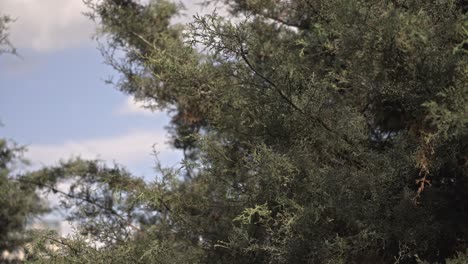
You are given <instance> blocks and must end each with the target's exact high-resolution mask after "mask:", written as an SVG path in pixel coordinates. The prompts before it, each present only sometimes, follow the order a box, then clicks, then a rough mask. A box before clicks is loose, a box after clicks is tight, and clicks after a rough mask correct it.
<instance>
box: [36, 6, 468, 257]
mask: <svg viewBox="0 0 468 264" xmlns="http://www.w3.org/2000/svg"><path fill="white" fill-rule="evenodd" d="M224 3H225V5H226V6H227V7H228V9H229V10H230V12H231V14H232V15H235V16H237V19H235V20H230V19H228V18H223V17H221V16H219V15H217V14H216V13H213V14H211V15H208V16H197V17H196V19H195V21H194V22H193V23H191V24H190V25H187V26H182V25H171V23H170V21H171V18H173V17H174V16H176V15H177V14H178V10H179V7H178V6H177V5H174V4H171V3H169V2H167V1H163V0H161V1H150V3H149V4H146V5H144V4H139V3H138V2H136V1H130V0H128V1H120V0H119V1H117V0H105V1H102V2H97V3H95V2H88V5H89V6H90V7H91V10H92V11H91V13H90V14H89V15H90V16H91V17H92V18H94V19H95V20H96V21H97V22H98V23H99V24H100V26H101V27H100V34H101V35H100V36H101V38H102V39H105V40H107V46H106V47H107V49H103V54H104V58H105V59H106V61H107V62H108V63H109V64H110V65H111V66H113V67H114V68H115V69H117V70H118V71H119V72H120V73H121V79H120V81H119V82H118V83H116V86H117V88H118V89H120V90H121V91H123V92H125V93H128V94H131V95H133V96H135V98H137V99H139V100H141V101H144V102H146V103H147V104H148V107H157V108H162V109H167V110H170V111H173V113H174V115H173V122H172V125H173V126H172V130H173V131H174V139H175V140H174V144H175V146H178V147H180V148H182V149H184V150H186V151H187V153H188V155H187V157H186V160H185V161H184V165H185V167H184V168H185V170H186V172H185V173H182V175H181V172H180V171H178V170H176V169H164V168H159V170H158V171H157V172H158V174H159V180H158V181H156V182H153V183H144V182H139V183H138V184H135V185H132V184H127V182H132V181H133V180H134V179H133V178H132V177H131V176H128V175H127V176H125V177H124V179H125V181H120V180H119V179H122V178H121V177H115V175H120V174H121V173H120V172H119V171H118V170H115V171H108V169H105V168H103V169H98V170H96V169H94V171H92V172H88V170H89V169H90V168H93V167H92V166H91V167H80V168H81V169H82V170H79V173H77V171H76V170H63V169H62V168H56V169H52V171H50V170H47V169H45V170H43V171H40V172H37V173H36V174H31V175H28V176H27V177H29V178H28V179H29V180H31V181H34V180H41V181H42V183H43V184H44V182H47V181H50V182H52V183H53V182H56V181H57V180H59V179H62V178H67V177H68V176H70V177H71V176H73V177H75V176H76V175H88V176H87V177H91V178H92V179H94V182H91V183H90V182H86V181H82V182H80V186H94V185H93V184H95V183H98V185H99V186H100V188H101V189H102V190H106V192H102V193H100V192H97V193H96V195H98V196H99V195H101V194H102V195H101V196H100V197H101V198H99V197H96V199H95V201H97V202H98V203H101V202H105V201H104V200H103V199H104V198H103V197H105V195H104V194H105V193H107V192H109V191H110V192H112V193H116V192H117V193H119V192H121V191H125V192H126V194H125V195H123V196H121V197H124V198H125V197H129V198H130V201H132V203H131V204H132V205H133V207H128V208H127V209H129V211H128V212H133V211H135V210H137V209H136V208H138V209H139V210H140V212H143V213H142V214H141V215H143V216H146V218H145V217H133V216H131V213H128V214H127V216H126V217H128V218H125V219H127V220H128V219H131V221H130V222H128V221H127V222H121V221H120V220H122V217H117V218H118V219H117V220H116V221H114V220H113V219H114V218H115V216H111V215H106V214H105V210H107V209H104V208H102V204H100V206H96V205H94V207H92V208H94V209H97V211H96V214H95V215H99V217H101V216H102V217H103V219H107V220H104V221H102V223H103V224H104V225H107V226H111V227H112V225H113V224H114V223H120V225H121V226H123V229H124V230H127V228H128V227H129V226H130V225H129V223H131V225H132V226H135V227H137V228H136V229H137V230H133V231H131V232H129V233H128V236H126V237H123V239H121V240H119V241H116V240H111V241H110V243H107V244H106V245H107V246H106V247H103V248H102V249H100V250H95V249H91V248H89V247H86V246H83V244H79V240H72V241H68V240H67V241H68V242H66V243H72V244H73V243H74V244H73V245H79V246H75V247H73V246H69V247H63V250H64V251H65V253H64V254H62V255H60V259H61V260H63V261H64V262H67V260H70V259H72V260H76V261H81V262H90V261H94V262H96V261H97V262H99V263H101V262H106V261H110V260H111V262H113V263H129V262H135V263H138V262H140V263H148V262H160V263H395V262H397V263H421V262H423V261H426V262H428V263H436V262H437V263H444V262H446V261H447V263H458V262H460V261H461V262H463V261H466V255H464V253H463V252H465V251H466V249H467V242H466V241H467V240H468V229H467V226H466V223H467V222H468V214H467V209H468V204H467V201H468V195H467V192H466V190H467V186H468V174H467V164H468V162H467V152H466V149H468V146H467V142H468V141H467V127H466V126H467V116H468V115H467V112H468V111H467V106H466V99H467V83H468V80H467V77H468V60H467V51H468V49H467V47H468V33H467V32H468V24H467V23H468V22H467V21H468V20H467V15H466V9H465V6H464V2H463V1H451V0H449V1H422V2H421V1H413V0H408V1H399V0H392V1H376V0H375V1H360V0H327V1H321V0H294V1H271V0H255V1H254V0H236V1H228V0H226V1H224ZM116 51H118V52H116ZM114 54H115V55H114ZM122 54H123V55H124V56H123V57H122V56H121V55H122ZM80 164H81V163H80ZM69 165H70V164H68V163H67V164H64V165H63V166H65V167H66V168H69V167H67V166H69ZM63 166H62V167H63ZM101 172H106V173H101ZM48 175H55V176H54V177H48ZM67 175H68V176H67ZM90 175H92V176H90ZM181 176H188V177H182V178H181ZM83 177H84V176H83ZM115 182H117V183H119V182H120V183H126V184H123V185H122V184H115ZM124 186H133V187H132V188H124ZM68 198H69V199H70V202H76V201H79V200H80V199H76V197H75V196H68ZM81 200H82V199H81ZM125 201H127V200H126V199H120V200H118V202H117V203H113V206H114V207H112V206H111V207H110V208H117V206H119V204H121V203H124V204H128V203H127V202H125ZM88 205H89V204H88ZM79 206H80V204H78V208H81V207H79ZM112 210H114V211H115V212H117V213H119V214H120V213H121V212H124V211H125V210H121V211H117V210H115V209H112ZM132 210H133V211H132ZM149 216H151V219H149ZM87 217H88V216H86V215H84V218H85V219H86V218H87ZM88 219H94V218H88ZM91 223H96V222H93V220H91ZM95 230H97V232H96V233H95V234H94V236H95V239H99V238H100V235H104V236H108V235H109V234H110V233H109V230H108V229H99V228H98V229H95ZM99 230H105V231H104V232H99ZM111 230H114V228H111ZM70 245H71V244H70ZM77 248H78V249H79V250H80V251H76V250H77ZM72 249H74V250H75V251H76V252H73V251H74V250H72ZM457 252H458V253H457ZM55 258H57V256H55ZM446 259H448V260H446ZM457 261H458V262H457Z"/></svg>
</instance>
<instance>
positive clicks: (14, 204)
mask: <svg viewBox="0 0 468 264" xmlns="http://www.w3.org/2000/svg"><path fill="white" fill-rule="evenodd" d="M22 152H23V148H21V147H17V146H15V145H14V144H11V143H8V142H7V141H6V140H4V139H0V204H1V208H0V226H1V228H0V252H3V251H4V250H12V249H16V248H17V247H18V246H21V245H22V244H23V243H24V242H25V241H28V240H29V239H30V237H29V236H28V235H27V234H26V233H25V232H24V229H25V227H26V224H27V222H28V220H29V219H30V217H31V216H34V215H37V214H40V213H44V212H45V210H46V207H45V204H44V201H41V199H39V197H38V196H37V194H36V193H35V189H34V188H32V187H31V186H29V185H25V184H22V183H21V182H19V181H18V178H17V176H16V175H15V174H14V173H15V170H16V169H17V167H18V166H21V165H22V163H23V161H22V159H21V154H22Z"/></svg>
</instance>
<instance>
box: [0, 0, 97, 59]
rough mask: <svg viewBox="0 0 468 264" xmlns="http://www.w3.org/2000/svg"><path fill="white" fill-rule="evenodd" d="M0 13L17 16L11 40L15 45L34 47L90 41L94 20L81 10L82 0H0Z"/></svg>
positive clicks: (43, 48)
mask: <svg viewBox="0 0 468 264" xmlns="http://www.w3.org/2000/svg"><path fill="white" fill-rule="evenodd" d="M0 10H1V12H2V13H4V14H7V15H10V16H11V17H12V18H14V19H17V20H16V21H15V22H14V23H13V24H12V25H11V40H12V43H13V44H14V45H15V46H16V47H18V48H31V49H34V50H36V51H50V50H55V49H62V48H69V47H76V46H81V45H86V44H92V41H90V37H91V34H92V33H93V32H94V24H93V23H92V22H91V21H90V20H89V19H88V18H87V17H85V16H84V15H83V14H82V13H83V12H85V11H87V7H86V6H85V4H84V3H83V1H81V0H40V1H38V0H1V1H0Z"/></svg>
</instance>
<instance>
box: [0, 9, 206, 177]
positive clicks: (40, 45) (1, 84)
mask: <svg viewBox="0 0 468 264" xmlns="http://www.w3.org/2000/svg"><path fill="white" fill-rule="evenodd" d="M183 2H185V5H186V6H187V8H188V9H187V11H186V13H187V14H188V16H187V17H182V18H178V19H177V20H178V22H187V21H188V20H190V18H191V15H193V14H195V13H197V12H203V10H201V9H200V8H199V7H198V6H196V5H195V4H194V3H193V1H188V0H187V1H183ZM0 10H2V12H4V13H6V14H8V15H10V16H12V17H13V18H16V19H17V20H16V22H15V23H13V24H12V25H11V27H10V38H11V41H12V43H13V44H14V45H15V46H16V47H17V48H18V52H19V53H20V55H21V58H19V57H14V56H11V55H3V56H1V57H0V121H1V122H2V123H3V124H4V126H3V127H0V137H6V138H9V139H13V140H15V141H16V142H18V143H19V144H21V145H26V146H27V147H28V149H29V151H28V153H27V154H26V157H27V158H29V159H30V160H31V161H32V163H33V167H34V168H36V167H38V166H42V165H53V164H55V163H57V162H58V160H59V159H67V158H69V157H72V156H81V157H83V158H100V159H103V160H107V161H110V162H113V161H115V162H117V163H119V164H123V165H124V166H126V167H127V168H128V169H129V170H130V171H131V172H133V173H134V174H135V175H136V176H145V178H147V179H151V178H152V177H154V176H153V172H152V166H153V160H154V159H153V157H152V156H151V153H152V146H153V144H156V145H155V146H156V149H157V150H158V151H159V152H160V155H159V157H160V159H161V161H162V162H163V164H165V165H168V166H172V165H176V166H177V164H178V162H179V161H180V159H181V153H180V152H178V151H176V150H174V149H172V148H171V147H170V146H169V145H168V140H169V139H168V137H167V133H166V130H165V126H167V125H168V123H169V118H168V116H167V115H166V114H165V113H163V112H156V113H152V112H149V111H148V110H145V109H142V108H141V107H139V104H138V103H135V102H134V101H133V100H132V98H130V97H128V96H126V95H124V94H122V93H121V92H119V91H117V90H116V89H115V88H114V87H112V86H111V85H107V84H105V83H104V80H105V79H107V78H108V77H109V76H114V78H118V73H116V72H113V70H112V69H111V68H110V66H108V65H105V64H104V63H103V59H102V57H101V55H100V53H99V51H98V50H97V45H96V43H95V42H94V41H93V40H92V39H91V35H92V34H93V32H94V27H95V26H94V24H93V23H91V22H90V21H89V20H88V19H87V18H86V17H85V16H83V15H82V12H84V11H86V7H85V6H84V4H83V3H82V1H81V0H40V1H39V0H2V1H0Z"/></svg>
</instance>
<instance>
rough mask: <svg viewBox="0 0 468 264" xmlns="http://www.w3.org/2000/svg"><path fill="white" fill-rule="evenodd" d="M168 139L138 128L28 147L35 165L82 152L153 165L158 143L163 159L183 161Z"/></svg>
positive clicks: (131, 163) (109, 159)
mask: <svg viewBox="0 0 468 264" xmlns="http://www.w3.org/2000/svg"><path fill="white" fill-rule="evenodd" d="M167 141H168V139H167V137H166V135H165V133H163V132H148V131H134V132H131V133H128V134H125V135H120V136H116V137H106V138H96V139H86V140H71V141H68V142H65V143H62V144H50V145H34V144H33V145H31V146H29V147H28V152H27V153H26V158H28V159H29V160H30V161H31V162H32V163H33V165H34V167H37V166H41V165H53V164H56V163H57V162H58V161H60V160H61V159H67V158H70V157H78V156H79V157H81V158H84V159H100V160H104V161H107V162H112V161H115V162H117V163H119V164H123V165H125V166H128V167H136V166H140V165H141V164H142V163H146V166H151V165H152V164H153V163H152V162H153V160H154V157H153V156H152V151H153V146H154V148H155V150H156V151H158V152H159V155H158V157H159V158H160V159H161V161H162V162H164V163H166V164H168V165H173V164H176V163H177V162H178V161H179V156H180V155H179V153H178V152H176V151H175V150H173V149H172V148H171V147H170V146H169V144H168V143H167ZM146 166H145V167H146Z"/></svg>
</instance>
